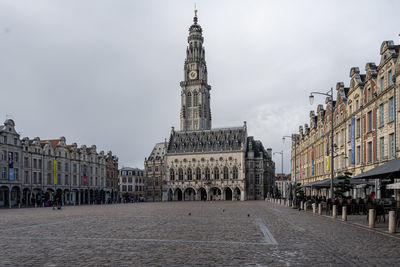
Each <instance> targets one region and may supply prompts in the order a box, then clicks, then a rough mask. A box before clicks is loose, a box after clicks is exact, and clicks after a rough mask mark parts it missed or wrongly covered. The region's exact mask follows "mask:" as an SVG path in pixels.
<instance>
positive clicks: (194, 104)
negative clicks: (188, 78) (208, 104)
mask: <svg viewBox="0 0 400 267" xmlns="http://www.w3.org/2000/svg"><path fill="white" fill-rule="evenodd" d="M197 97H198V94H197V92H194V94H193V106H197Z"/></svg>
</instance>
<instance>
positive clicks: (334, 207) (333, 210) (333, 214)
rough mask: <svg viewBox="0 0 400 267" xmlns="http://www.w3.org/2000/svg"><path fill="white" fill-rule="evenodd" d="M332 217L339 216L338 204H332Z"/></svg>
mask: <svg viewBox="0 0 400 267" xmlns="http://www.w3.org/2000/svg"><path fill="white" fill-rule="evenodd" d="M332 217H333V218H334V219H336V218H337V206H336V205H333V206H332Z"/></svg>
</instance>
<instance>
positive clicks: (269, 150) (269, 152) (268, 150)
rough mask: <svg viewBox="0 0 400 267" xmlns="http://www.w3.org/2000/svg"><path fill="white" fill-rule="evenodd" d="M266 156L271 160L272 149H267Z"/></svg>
mask: <svg viewBox="0 0 400 267" xmlns="http://www.w3.org/2000/svg"><path fill="white" fill-rule="evenodd" d="M267 154H268V156H269V157H270V158H272V148H267Z"/></svg>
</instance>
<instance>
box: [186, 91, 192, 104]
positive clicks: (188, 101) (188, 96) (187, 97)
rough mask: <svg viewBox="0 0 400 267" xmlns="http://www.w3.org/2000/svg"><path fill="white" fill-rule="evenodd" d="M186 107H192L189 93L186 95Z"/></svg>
mask: <svg viewBox="0 0 400 267" xmlns="http://www.w3.org/2000/svg"><path fill="white" fill-rule="evenodd" d="M186 106H187V107H191V106H192V94H191V93H190V92H189V93H187V95H186Z"/></svg>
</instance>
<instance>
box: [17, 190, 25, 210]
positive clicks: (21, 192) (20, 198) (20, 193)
mask: <svg viewBox="0 0 400 267" xmlns="http://www.w3.org/2000/svg"><path fill="white" fill-rule="evenodd" d="M23 194H24V192H23V191H22V190H20V191H19V205H18V207H19V208H21V204H22V196H23Z"/></svg>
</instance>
